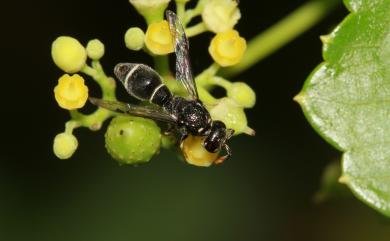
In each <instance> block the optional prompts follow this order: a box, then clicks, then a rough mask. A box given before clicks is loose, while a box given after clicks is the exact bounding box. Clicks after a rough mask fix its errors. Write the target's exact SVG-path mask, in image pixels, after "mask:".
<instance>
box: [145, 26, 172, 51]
mask: <svg viewBox="0 0 390 241" xmlns="http://www.w3.org/2000/svg"><path fill="white" fill-rule="evenodd" d="M145 44H146V47H148V49H149V50H150V51H151V52H152V53H154V54H156V55H165V54H169V53H172V52H173V42H172V35H171V32H170V30H169V25H168V22H167V21H166V20H163V21H161V22H158V23H152V24H150V25H149V27H148V30H147V31H146V34H145Z"/></svg>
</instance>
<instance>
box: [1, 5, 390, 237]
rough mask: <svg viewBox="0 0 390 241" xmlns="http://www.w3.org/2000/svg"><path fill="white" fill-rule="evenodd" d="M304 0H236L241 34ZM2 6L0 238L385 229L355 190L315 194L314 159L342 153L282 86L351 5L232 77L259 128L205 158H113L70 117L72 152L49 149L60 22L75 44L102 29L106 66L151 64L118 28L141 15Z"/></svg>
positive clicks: (205, 38) (197, 45) (294, 78)
mask: <svg viewBox="0 0 390 241" xmlns="http://www.w3.org/2000/svg"><path fill="white" fill-rule="evenodd" d="M305 2H306V1H303V0H288V1H287V0H274V1H246V0H241V3H240V9H241V13H242V18H241V20H240V21H239V24H238V26H237V29H238V30H239V31H240V34H241V35H242V36H244V37H245V38H247V39H250V38H251V37H253V36H254V35H255V34H256V33H258V32H260V31H262V30H265V29H267V28H268V27H269V26H271V25H272V24H273V23H275V22H277V21H278V20H279V19H281V18H283V17H284V16H285V15H287V14H288V13H290V12H291V11H293V10H294V9H296V8H297V7H298V6H300V5H302V4H304V3H305ZM1 8H2V14H1V15H0V18H1V19H0V20H1V21H0V26H1V29H2V34H1V38H0V39H1V40H0V41H1V44H0V47H1V56H2V58H1V66H2V68H1V69H2V77H1V90H2V91H1V95H0V98H1V100H2V101H1V109H2V112H1V113H2V118H1V137H2V141H1V151H0V240H1V241H3V240H4V241H13V240H15V241H16V240H17V241H19V240H37V241H38V240H39V241H46V240H47V241H49V240H50V241H69V240H72V241H79V240H80V241H81V240H83V241H85V240H94V241H100V240H101V241H103V240H113V241H122V240H137V241H148V240H159V241H164V240H167V241H168V240H169V241H171V240H186V241H192V240H193V241H195V240H205V241H208V240H210V241H211V240H212V241H230V240H231V241H237V240H268V241H298V240H299V241H306V240H307V241H328V240H332V241H349V240H351V241H381V240H383V241H385V240H390V222H389V220H388V219H386V218H384V217H383V216H381V215H380V214H378V213H377V212H375V211H373V210H372V209H370V208H369V207H367V206H365V205H364V204H363V203H361V202H360V201H358V200H357V199H356V198H354V197H353V196H352V195H349V194H346V195H342V196H343V198H332V199H330V200H328V201H325V202H322V203H317V202H314V201H313V200H314V196H315V194H316V193H317V191H318V190H319V188H320V182H321V176H322V173H323V170H324V169H325V167H326V166H327V165H328V164H329V163H331V162H333V161H338V160H340V158H341V153H339V152H338V151H336V150H335V149H334V148H332V147H331V146H330V145H329V144H327V143H326V142H325V141H324V140H322V139H321V138H320V137H319V136H318V135H317V134H316V133H315V131H314V130H313V129H312V128H311V127H310V125H309V124H308V122H307V121H306V120H305V118H304V116H303V114H302V111H301V109H300V107H299V106H298V104H297V103H295V102H294V101H293V100H292V98H293V97H294V95H296V94H297V93H298V92H299V91H300V89H301V87H302V85H303V82H304V80H305V79H306V77H307V76H308V74H309V73H310V72H311V70H312V69H313V68H314V67H315V66H316V65H317V64H319V63H320V62H321V60H322V58H321V42H320V40H319V35H322V34H326V33H328V32H330V31H331V29H332V28H333V27H334V26H336V25H337V24H338V23H339V22H340V21H341V20H342V19H343V17H344V16H345V15H346V14H347V11H346V9H345V8H344V7H343V6H342V5H341V4H340V6H339V7H338V8H336V9H335V11H333V12H332V13H331V14H330V15H329V16H328V17H327V18H326V19H324V20H323V21H322V22H321V23H320V24H318V25H317V26H316V27H314V28H312V29H311V30H310V31H308V32H307V33H305V34H303V35H301V36H300V37H299V38H297V39H296V40H294V41H292V42H291V43H290V44H288V45H287V46H285V47H283V48H282V49H281V50H279V51H278V52H276V53H275V54H273V55H272V56H270V57H268V58H266V59H265V60H263V61H261V62H260V63H258V64H257V65H256V66H255V67H253V68H251V69H250V70H248V71H246V72H245V73H243V74H241V75H240V76H237V77H236V78H235V80H241V81H246V82H247V83H249V84H250V85H251V86H252V87H253V88H254V89H255V90H256V93H257V97H258V102H257V104H256V106H255V108H254V109H250V110H248V111H247V114H248V119H249V124H250V126H251V127H252V128H254V129H255V130H256V132H257V135H256V137H248V136H239V137H236V138H233V140H232V141H231V147H232V149H233V152H234V155H233V157H232V158H231V159H230V160H228V161H227V162H226V163H224V164H223V165H220V166H215V167H211V168H196V167H193V166H189V165H186V164H184V163H182V162H180V161H179V160H178V159H177V158H176V156H175V155H174V154H173V153H170V152H168V151H163V152H162V153H161V154H160V155H158V156H156V157H154V158H153V159H152V160H151V162H149V163H148V164H144V165H140V166H138V167H132V166H119V165H118V164H117V162H115V161H114V160H113V159H112V158H111V157H110V156H109V155H108V154H107V152H106V150H105V148H104V136H103V134H104V131H105V128H103V129H102V130H101V131H99V132H97V133H96V132H90V131H89V130H86V129H77V130H76V132H75V134H76V136H77V137H78V139H79V144H80V146H79V149H78V150H77V152H76V153H75V155H74V156H73V157H72V158H71V159H70V160H59V159H57V158H56V157H55V156H54V154H53V153H52V141H53V138H54V136H55V135H56V134H57V133H59V132H62V131H63V129H64V122H65V121H66V120H68V118H69V116H68V113H67V112H66V111H64V110H62V109H60V108H59V107H58V106H57V104H56V102H55V100H54V96H53V88H54V86H55V85H56V83H57V79H58V77H59V76H60V75H62V71H61V70H59V69H58V68H57V67H56V66H55V65H54V63H53V62H52V60H51V56H50V47H51V42H52V41H53V40H54V39H55V38H56V37H57V36H59V35H70V36H73V37H75V38H77V39H79V40H80V42H81V43H83V44H86V43H87V42H88V40H90V39H93V38H99V39H100V40H101V41H102V42H103V43H105V45H106V55H105V57H104V58H103V59H102V63H103V65H104V68H105V70H106V71H107V73H108V74H110V75H112V68H113V66H114V65H115V64H116V63H117V62H122V61H127V62H143V63H148V64H152V62H151V59H150V58H149V57H148V56H147V55H146V54H143V53H138V52H132V51H129V50H127V49H126V47H125V45H124V42H123V36H124V33H125V31H126V30H127V29H128V28H129V27H131V26H140V27H142V28H143V29H145V24H144V22H143V19H142V18H141V16H139V15H138V14H137V13H136V12H135V10H134V9H133V8H132V7H131V6H130V4H129V3H128V1H127V0H117V1H111V2H109V1H93V0H83V1H76V0H66V1H49V0H37V1H4V2H3V3H2V7H1ZM211 37H212V35H211V34H203V35H200V36H197V37H195V38H193V39H191V50H192V51H191V55H192V56H191V57H192V62H193V67H194V71H195V72H196V73H198V72H199V71H201V70H202V69H204V68H205V67H206V66H208V65H209V64H210V63H211V58H210V57H209V55H208V53H207V50H206V48H207V46H205V43H208V42H209V41H210V39H211ZM91 83H92V81H90V82H88V85H91ZM119 89H120V88H119ZM95 90H96V86H95ZM95 90H92V93H95V95H97V92H93V91H95ZM118 92H119V96H120V98H122V97H123V98H125V93H124V91H123V90H118Z"/></svg>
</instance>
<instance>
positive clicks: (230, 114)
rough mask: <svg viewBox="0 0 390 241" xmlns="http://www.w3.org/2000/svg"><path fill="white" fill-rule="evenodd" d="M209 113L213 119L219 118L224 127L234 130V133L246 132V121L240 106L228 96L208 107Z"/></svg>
mask: <svg viewBox="0 0 390 241" xmlns="http://www.w3.org/2000/svg"><path fill="white" fill-rule="evenodd" d="M210 115H211V117H212V118H213V120H220V121H222V122H223V123H225V125H226V128H231V129H233V130H234V134H235V135H238V134H240V133H246V132H247V130H248V122H247V119H246V115H245V113H244V110H243V108H242V107H240V106H238V105H237V103H236V102H235V101H234V100H232V99H230V98H228V97H225V98H222V99H219V100H218V104H216V105H215V106H213V107H212V108H211V109H210Z"/></svg>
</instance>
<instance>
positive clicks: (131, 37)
mask: <svg viewBox="0 0 390 241" xmlns="http://www.w3.org/2000/svg"><path fill="white" fill-rule="evenodd" d="M144 40H145V33H144V32H143V31H142V29H140V28H137V27H133V28H129V29H128V30H127V31H126V34H125V44H126V47H127V48H128V49H130V50H140V49H142V48H143V47H144Z"/></svg>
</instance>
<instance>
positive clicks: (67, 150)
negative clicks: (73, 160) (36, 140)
mask: <svg viewBox="0 0 390 241" xmlns="http://www.w3.org/2000/svg"><path fill="white" fill-rule="evenodd" d="M77 147H78V141H77V139H76V137H75V136H74V135H72V134H68V133H60V134H58V135H56V137H55V138H54V143H53V152H54V154H55V155H56V156H57V157H58V158H59V159H69V158H70V157H71V156H72V155H73V153H74V152H75V151H76V149H77Z"/></svg>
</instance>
